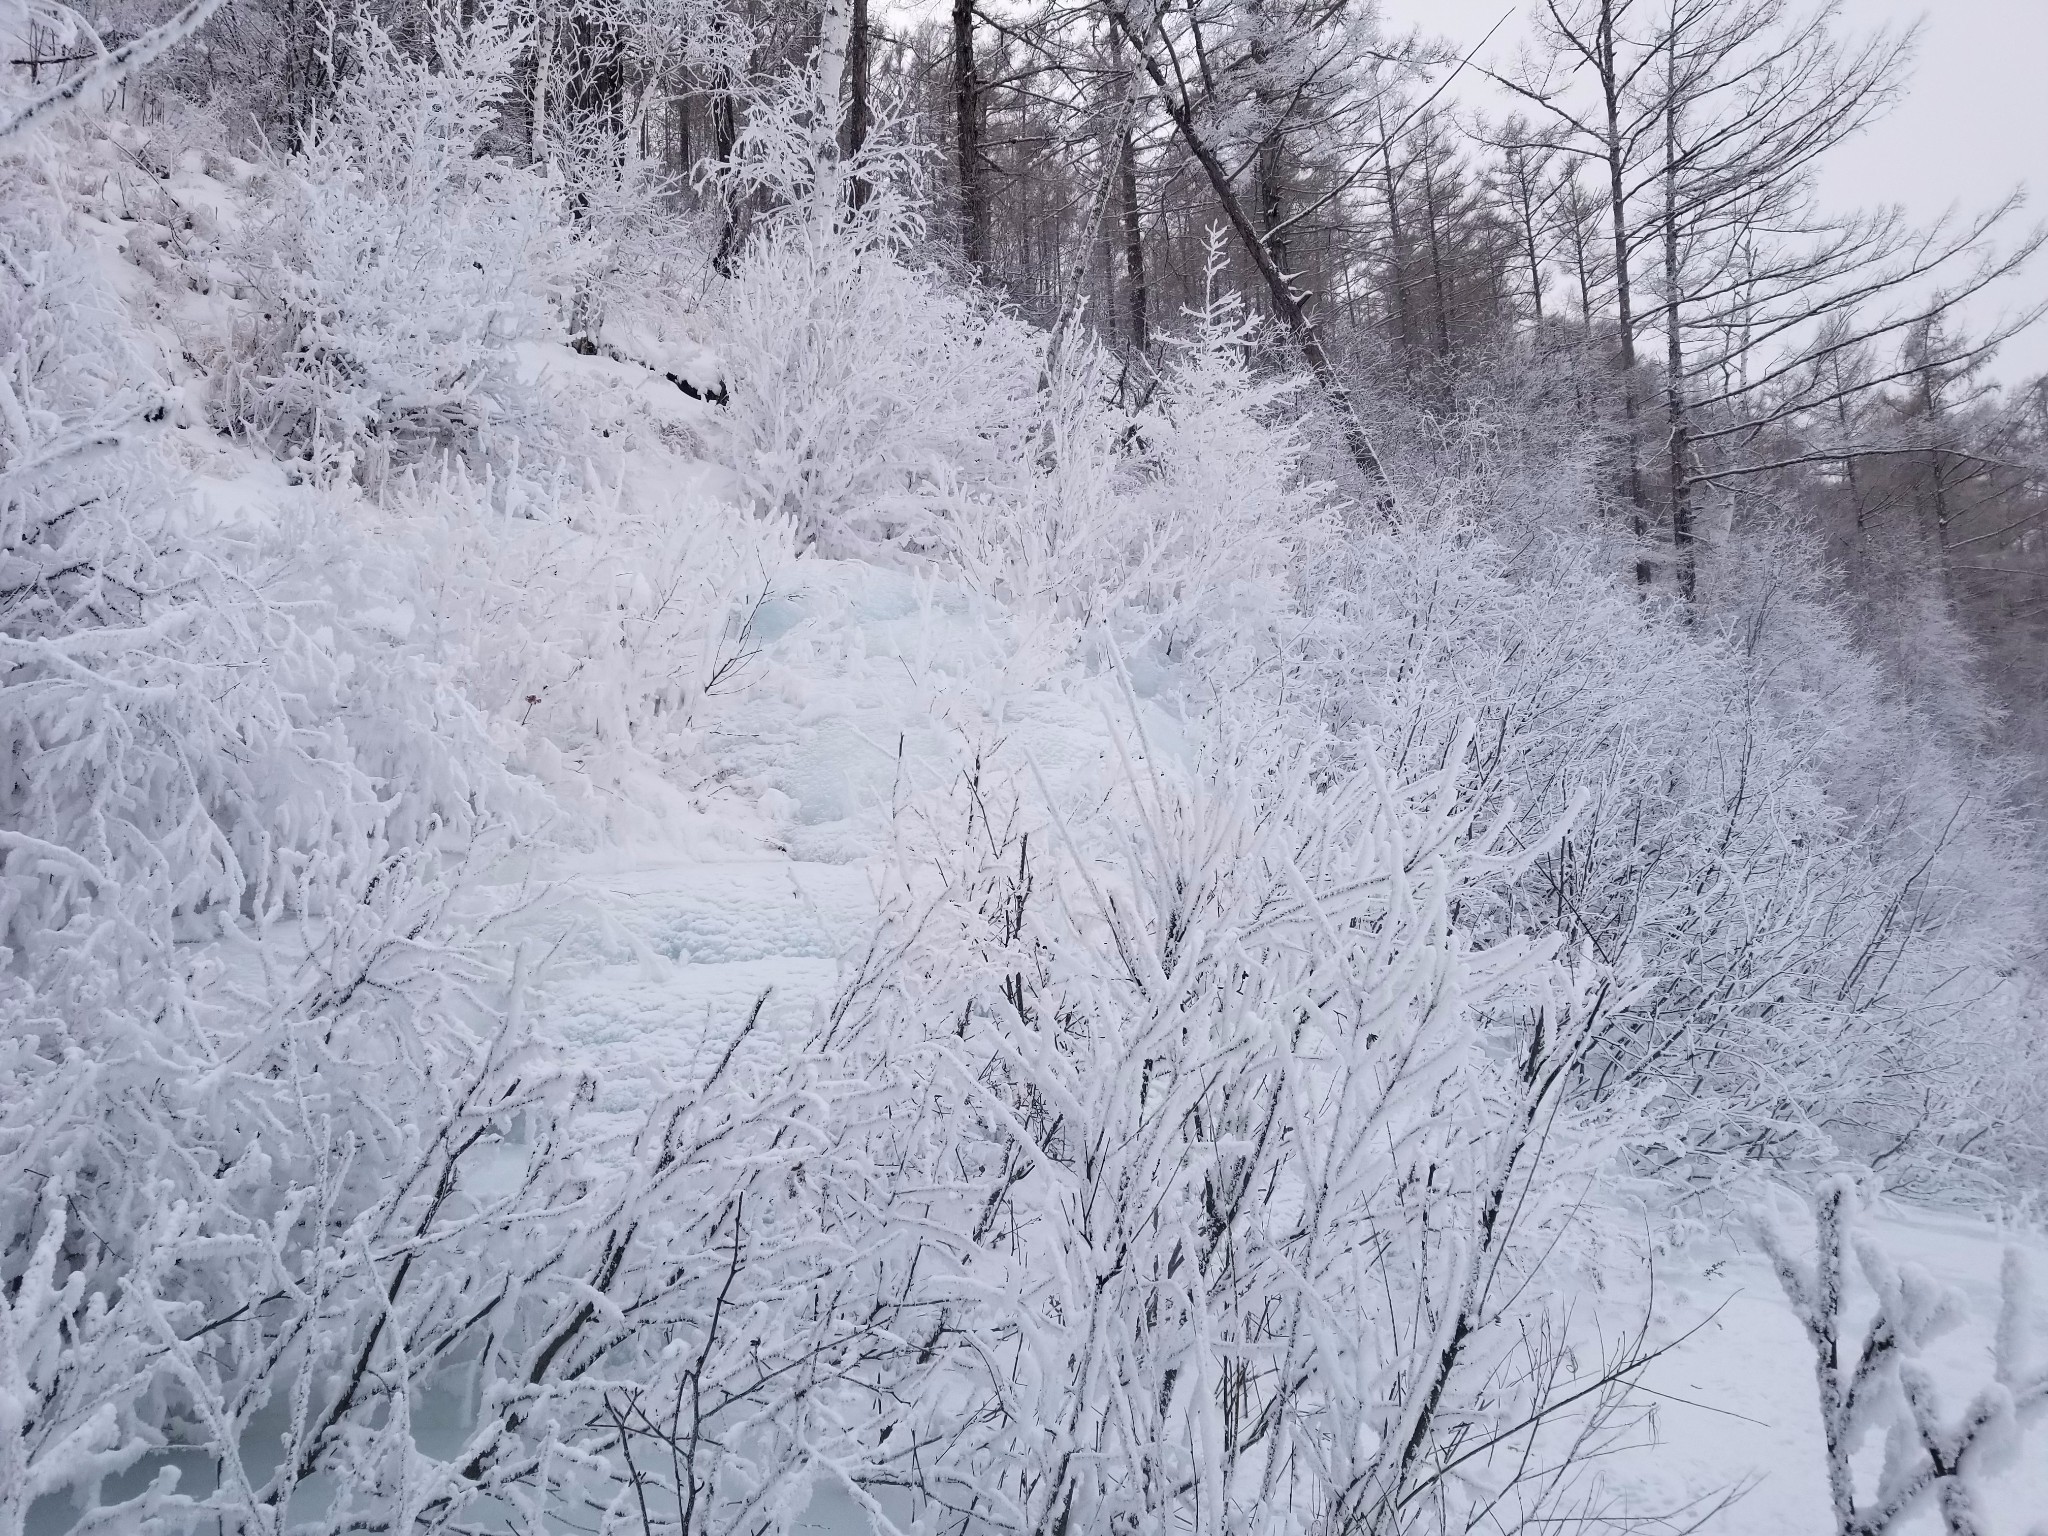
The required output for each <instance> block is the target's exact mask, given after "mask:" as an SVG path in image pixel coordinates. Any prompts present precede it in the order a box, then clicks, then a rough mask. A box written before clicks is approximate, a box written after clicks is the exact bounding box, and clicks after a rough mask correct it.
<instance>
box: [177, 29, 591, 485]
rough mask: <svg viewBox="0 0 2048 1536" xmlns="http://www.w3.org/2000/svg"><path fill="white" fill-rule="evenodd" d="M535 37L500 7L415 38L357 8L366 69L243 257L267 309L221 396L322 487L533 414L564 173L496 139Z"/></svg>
mask: <svg viewBox="0 0 2048 1536" xmlns="http://www.w3.org/2000/svg"><path fill="white" fill-rule="evenodd" d="M523 46H524V42H523V38H522V36H521V35H520V34H519V33H516V32H514V31H512V30H511V29H510V28H509V27H508V25H507V24H506V23H505V22H504V21H503V20H502V19H499V18H497V17H496V16H493V17H487V18H485V19H483V20H480V21H478V22H476V23H474V24H473V25H470V26H468V27H465V28H459V29H458V28H453V27H441V28H437V29H436V31H435V33H434V50H433V56H432V57H431V58H429V59H416V58H412V57H409V56H407V55H406V54H405V53H403V52H402V51H401V50H400V49H399V47H398V46H397V44H395V43H394V42H393V41H392V39H391V38H390V37H389V36H388V35H387V34H386V33H385V32H384V31H383V30H382V29H381V28H380V27H378V26H377V24H376V23H375V22H373V21H371V20H369V19H367V18H364V19H362V20H361V21H360V24H359V31H358V34H357V36H356V39H355V47H354V49H353V53H354V55H355V59H356V69H355V73H354V74H353V75H352V76H351V77H350V78H348V79H347V80H346V81H345V82H344V83H343V84H342V85H341V86H340V88H339V89H338V90H337V91H336V93H335V97H334V100H333V103H332V104H331V106H329V107H328V108H327V109H326V110H325V111H324V112H323V113H322V115H321V116H320V117H318V118H317V119H316V120H315V121H314V122H313V123H312V124H311V125H309V127H308V129H307V131H306V135H305V140H304V143H303V144H302V145H301V146H300V147H299V148H298V149H297V150H296V151H295V152H293V153H292V154H291V155H289V156H287V157H286V158H285V159H284V160H283V161H282V162H281V163H280V164H279V165H278V166H277V167H276V170H277V176H278V180H279V181H280V183H281V189H282V195H281V197H280V200H279V201H280V206H279V207H278V208H277V209H276V211H275V215H274V217H273V218H272V219H271V221H270V222H269V223H268V224H267V225H265V226H263V227H261V228H260V229H258V230H255V231H253V232H252V233H251V234H250V235H249V237H248V238H247V241H246V248H245V249H244V250H243V251H242V253H241V256H240V260H241V262H242V265H243V269H244V270H245V272H246V274H247V280H248V282H249V283H250V284H251V285H252V286H253V287H254V288H255V289H256V290H257V292H258V293H259V294H261V295H262V309H261V311H260V318H258V319H257V320H255V321H254V322H253V323H254V333H253V335H251V336H249V337H247V338H246V339H245V341H244V343H243V346H242V351H243V353H244V355H243V356H242V357H241V358H240V359H239V360H238V362H237V364H236V366H235V367H233V368H232V369H231V370H230V372H229V376H228V378H227V379H226V380H225V381H224V383H223V386H222V388H221V390H220V393H219V399H218V401H217V403H216V410H217V413H218V414H219V416H220V417H221V419H222V420H223V421H224V422H226V423H227V424H229V425H231V426H232V427H234V428H235V429H237V430H253V431H256V432H259V433H261V434H262V435H263V436H264V437H266V438H267V439H268V440H269V441H270V442H271V443H272V444H273V445H275V446H276V447H277V448H279V449H280V450H282V451H285V452H287V453H290V454H293V455H295V456H297V457H299V458H302V459H303V460H305V461H306V462H307V463H308V465H309V466H310V468H311V471H312V473H313V474H314V476H315V477H316V478H318V479H320V480H321V481H323V482H327V481H334V480H337V479H350V478H355V479H360V480H363V481H364V482H365V483H368V484H371V485H381V484H382V483H383V482H384V481H385V480H386V478H387V477H388V476H389V473H390V471H391V469H392V467H393V465H394V464H395V463H402V462H404V461H405V460H407V459H410V458H414V457H417V456H419V455H421V454H422V453H425V452H427V451H429V450H433V449H456V450H465V451H475V450H476V449H478V448H480V447H484V446H488V445H489V444H490V443H491V442H492V441H493V435H494V434H503V433H505V432H508V431H509V430H510V429H511V427H512V426H513V425H514V422H515V418H516V416H517V413H518V412H519V410H520V393H519V389H518V385H517V374H516V364H515V355H514V343H515V342H517V341H519V340H521V339H523V338H528V337H532V336H535V335H538V334H540V333H541V332H542V331H544V330H545V329H546V328H547V326H548V325H549V323H550V314H551V310H550V304H551V301H552V300H553V299H555V298H556V297H558V296H559V294H560V292H561V290H562V289H563V288H564V287H565V285H566V284H567V282H568V281H569V280H570V279H571V277H572V268H573V261H572V259H571V255H570V250H569V245H568V240H567V235H566V215H565V210H564V207H563V200H562V197H561V191H560V188H559V186H557V185H556V184H555V183H553V182H551V181H549V180H548V179H547V177H546V176H545V175H544V174H542V173H540V172H538V171H534V170H531V169H528V168H524V167H518V166H514V165H510V164H507V163H505V162H503V161H501V160H499V159H496V158H494V157H492V156H490V155H488V154H486V153H484V152H483V150H484V141H485V138H486V135H487V134H488V132H489V131H490V130H491V128H492V127H493V125H494V123H495V121H496V114H497V109H498V106H499V103H500V101H501V100H502V98H503V97H504V96H505V94H506V92H507V91H508V90H509V89H510V88H511V77H512V70H513V67H514V65H515V63H516V62H517V60H518V58H519V55H520V51H521V49H522V47H523Z"/></svg>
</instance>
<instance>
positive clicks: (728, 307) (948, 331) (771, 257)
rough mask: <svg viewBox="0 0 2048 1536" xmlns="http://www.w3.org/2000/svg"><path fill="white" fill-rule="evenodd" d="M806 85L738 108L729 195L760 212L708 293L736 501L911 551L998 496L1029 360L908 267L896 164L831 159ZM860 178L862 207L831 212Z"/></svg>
mask: <svg viewBox="0 0 2048 1536" xmlns="http://www.w3.org/2000/svg"><path fill="white" fill-rule="evenodd" d="M812 91H813V86H812V83H811V77H810V75H808V74H805V73H799V74H798V75H796V76H795V77H793V78H792V79H791V80H789V81H787V82H784V83H783V84H782V86H781V87H780V88H779V89H777V90H775V91H773V92H770V93H768V94H767V95H765V96H764V97H763V98H762V99H761V100H759V101H758V102H756V103H755V104H754V105H753V108H752V117H751V120H750V121H749V124H748V126H747V129H746V130H745V132H744V133H743V134H742V136H741V142H740V146H739V154H738V156H737V157H736V164H735V167H734V171H733V176H732V180H733V183H734V185H733V188H732V190H731V191H730V192H729V194H728V195H731V196H735V197H747V196H750V197H755V198H758V199H761V200H764V201H766V202H767V203H768V204H769V205H770V212H769V213H768V214H767V215H766V216H765V217H764V218H763V219H762V220H760V221H759V222H758V223H757V225H756V228H755V231H754V234H753V237H752V238H751V239H750V240H749V241H748V243H747V246H746V249H745V251H744V253H743V255H742V257H741V260H740V262H739V264H738V267H737V269H736V270H735V272H734V275H733V277H732V279H731V280H730V281H729V282H727V283H725V284H724V285H722V287H721V288H720V290H719V291H718V293H717V294H716V296H715V304H716V308H717V318H718V325H719V331H720V335H721V337H722V338H723V348H724V351H723V357H724V361H725V368H726V382H727V386H728V388H729V390H730V393H731V403H730V406H729V408H728V409H727V411H726V412H725V413H724V416H723V418H722V425H723V426H724V428H725V434H724V435H725V443H724V449H723V453H724V458H725V462H726V463H727V464H728V465H729V466H730V467H731V469H732V471H733V473H734V474H735V475H736V476H737V477H738V479H739V481H740V483H741V485H742V486H743V487H744V488H745V491H746V494H747V496H748V497H749V499H750V500H751V501H753V502H754V504H755V505H757V506H758V507H760V508H762V509H763V510H765V511H769V512H772V513H776V514H779V515H782V516H786V517H789V518H790V519H792V520H793V521H794V522H795V524H796V528H797V533H798V537H799V538H800V539H801V540H802V542H803V543H804V544H806V545H807V546H808V545H815V546H817V547H818V548H819V549H820V550H821V551H822V552H824V553H828V554H847V553H853V552H871V551H876V550H881V549H885V548H889V547H892V546H897V547H905V548H908V549H911V550H921V549H928V548H931V547H933V546H935V545H937V544H938V543H939V542H940V541H941V533H940V529H939V526H938V525H939V524H940V523H941V522H942V521H943V519H944V518H945V517H946V516H947V513H948V509H949V508H950V507H951V506H952V505H953V504H954V503H955V502H956V501H957V500H958V499H960V498H963V497H968V496H980V495H998V496H1000V495H1002V494H1004V493H1005V492H1006V491H1008V490H1009V489H1010V488H1011V487H1012V485H1013V484H1014V477H1015V475H1016V473H1017V469H1018V466H1019V464H1020V463H1021V462H1022V460H1023V458H1024V456H1025V447H1024V444H1025V443H1026V442H1027V441H1028V439H1029V436H1030V431H1031V425H1032V419H1033V417H1034V416H1035V414H1036V413H1035V410H1034V407H1033V397H1034V391H1035V386H1036V383H1037V378H1038V368H1039V360H1040V353H1039V350H1038V348H1037V346H1036V345H1035V344H1034V341H1033V338H1032V337H1031V335H1030V333H1029V332H1028V330H1027V328H1026V327H1025V326H1023V325H1022V324H1021V323H1020V322H1019V321H1017V320H1016V319H1015V318H1014V317H1012V316H1009V315H1006V314H1004V313H1002V312H1001V311H999V310H996V309H995V308H993V307H992V306H991V305H988V304H986V303H984V302H982V301H980V300H978V299H975V298H973V297H970V296H969V295H968V294H966V293H964V292H962V291H961V290H960V289H959V288H958V287H957V286H955V285H953V284H951V283H949V282H947V281H946V280H945V279H944V278H942V277H941V276H940V275H939V274H938V273H937V272H936V271H933V270H926V269H921V268H919V267H917V266H916V265H914V264H913V260H912V250H911V242H912V238H913V236H914V235H915V233H916V232H917V228H918V224H917V220H916V219H915V217H914V214H913V213H912V210H911V209H910V207H909V206H908V204H907V202H906V200H905V195H904V187H903V183H904V181H905V179H906V178H907V176H908V175H909V174H910V170H911V162H910V161H909V157H907V156H906V155H904V154H902V153H900V152H895V151H891V150H890V149H889V148H887V147H886V145H883V146H878V147H877V148H875V149H874V150H872V151H871V152H870V153H868V154H866V155H864V156H862V157H861V158H860V159H859V160H858V161H857V162H855V163H852V164H847V165H842V164H841V163H840V161H839V159H838V156H837V151H836V148H835V147H834V146H833V145H831V144H830V143H821V142H820V141H819V139H818V137H817V132H816V130H815V127H814V119H815V117H816V112H815V102H814V99H813V94H812ZM856 178H860V179H864V180H866V181H867V182H868V184H869V185H870V186H871V188H872V193H871V195H870V196H869V198H868V199H867V201H866V203H865V204H864V206H863V207H862V208H861V209H860V210H859V211H858V212H855V211H852V210H851V209H849V208H847V207H846V206H845V193H846V189H847V188H848V187H849V186H850V185H851V184H852V182H853V180H854V179H856Z"/></svg>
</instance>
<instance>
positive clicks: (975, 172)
mask: <svg viewBox="0 0 2048 1536" xmlns="http://www.w3.org/2000/svg"><path fill="white" fill-rule="evenodd" d="M953 134H954V162H955V169H956V170H957V172H958V175H959V178H960V252H961V254H962V255H963V256H965V257H966V258H967V266H968V269H969V270H970V271H971V272H973V273H974V274H975V275H976V276H977V277H978V276H980V275H981V274H982V272H983V271H984V270H985V269H986V268H987V266H988V203H987V200H986V198H984V197H983V195H982V164H981V82H980V80H979V79H978V78H977V77H976V75H975V70H974V0H953Z"/></svg>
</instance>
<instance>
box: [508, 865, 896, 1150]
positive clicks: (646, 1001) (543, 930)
mask: <svg viewBox="0 0 2048 1536" xmlns="http://www.w3.org/2000/svg"><path fill="white" fill-rule="evenodd" d="M874 911H875V903H874V897H873V894H872V888H871V886H870V884H869V880H868V876H867V874H866V872H865V871H864V870H863V869H861V868H859V867H857V866H847V865H839V864H816V863H805V862H800V861H797V860H792V859H778V858H761V859H754V860H733V861H718V862H701V863H700V862H696V861H692V860H689V859H685V858H680V857H677V858H665V859H656V860H650V861H648V862H645V863H632V864H625V865H619V866H615V867H612V868H609V869H606V870H605V871H603V872H601V873H595V874H587V875H583V876H580V877H578V878H577V879H575V880H574V881H573V882H570V883H568V884H566V885H565V887H564V888H563V890H562V892H561V893H560V894H559V895H558V896H557V898H556V899H554V900H552V901H550V902H548V903H546V904H545V905H544V906H543V908H542V909H541V910H540V911H539V912H538V913H537V914H536V915H535V917H534V919H533V920H532V921H533V926H534V928H535V930H536V932H537V934H538V935H539V936H540V937H542V938H544V939H545V940H546V942H547V947H548V950H549V952H550V959H549V965H548V969H549V972H550V975H551V980H550V982H549V985H548V1004H547V1018H548V1026H547V1028H548V1032H549V1034H550V1035H552V1036H553V1037H554V1038H555V1039H557V1040H558V1041H559V1042H560V1043H561V1045H562V1047H563V1049H564V1050H565V1052H566V1053H567V1054H568V1056H569V1058H570V1060H571V1061H572V1062H573V1064H574V1065H576V1066H578V1067H581V1068H584V1069H587V1070H589V1071H590V1072H591V1073H592V1074H593V1075H594V1076H595V1078H596V1080H597V1087H598V1102H597V1107H598V1109H599V1110H600V1111H602V1112H609V1113H620V1114H627V1113H631V1112H633V1111H635V1110H637V1109H643V1108H645V1106H646V1104H647V1102H648V1095H649V1094H650V1093H653V1092H657V1091H660V1090H661V1089H664V1088H666V1089H672V1088H674V1087H676V1086H679V1085H681V1084H684V1083H689V1082H693V1081H698V1080H701V1077H702V1075H703V1074H704V1073H705V1072H706V1071H708V1070H709V1068H710V1065H711V1064H712V1063H713V1062H715V1061H716V1060H717V1057H718V1054H719V1053H720V1052H721V1051H723V1050H724V1048H725V1046H726V1044H727V1043H728V1042H729V1041H730V1040H731V1039H732V1038H733V1036H734V1034H735V1033H736V1032H737V1031H738V1030H740V1029H741V1028H743V1027H744V1026H745V1025H746V1023H747V1020H748V1019H749V1018H750V1017H751V1016H752V1015H753V1012H754V1010H755V1008H756V1006H757V1005H758V1006H759V1008H760V1010H761V1018H760V1021H759V1024H758V1025H757V1032H758V1034H759V1037H760V1039H761V1040H762V1042H763V1043H764V1045H765V1044H768V1043H770V1042H775V1041H782V1040H787V1039H788V1038H789V1037H790V1036H792V1035H793V1034H796V1033H799V1032H801V1031H802V1030H804V1029H805V1028H806V1026H807V1025H808V1024H809V1022H810V1019H811V1017H812V1013H813V1009H814V1008H815V1007H816V1006H817V1005H818V1004H819V1003H821V1002H824V1001H826V1000H829V999H830V998H831V996H832V995H833V994H834V992H835V991H836V990H837V988H838V985H839V978H840V959H841V957H842V956H843V955H844V954H846V953H847V952H848V950H850V949H852V948H853V947H854V946H855V945H857V944H858V943H859V942H860V941H861V940H862V939H863V938H865V936H866V935H867V933H868V931H869V928H870V926H871V924H872V921H873V916H874Z"/></svg>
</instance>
